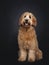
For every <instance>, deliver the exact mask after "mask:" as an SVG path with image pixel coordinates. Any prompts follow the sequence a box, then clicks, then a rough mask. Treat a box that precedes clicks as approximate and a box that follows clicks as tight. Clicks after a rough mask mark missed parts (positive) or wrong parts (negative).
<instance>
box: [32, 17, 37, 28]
mask: <svg viewBox="0 0 49 65" xmlns="http://www.w3.org/2000/svg"><path fill="white" fill-rule="evenodd" d="M32 19H33V20H32V23H33V25H34V26H35V27H36V26H37V19H36V17H35V16H33V18H32Z"/></svg>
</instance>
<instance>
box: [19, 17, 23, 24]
mask: <svg viewBox="0 0 49 65" xmlns="http://www.w3.org/2000/svg"><path fill="white" fill-rule="evenodd" d="M21 19H22V16H20V18H19V25H21Z"/></svg>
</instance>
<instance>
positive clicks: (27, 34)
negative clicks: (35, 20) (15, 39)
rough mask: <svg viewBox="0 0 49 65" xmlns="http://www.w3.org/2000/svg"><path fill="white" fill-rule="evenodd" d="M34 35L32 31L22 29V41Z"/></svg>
mask: <svg viewBox="0 0 49 65" xmlns="http://www.w3.org/2000/svg"><path fill="white" fill-rule="evenodd" d="M33 36H34V33H33V31H23V32H22V38H23V39H24V41H28V40H32V39H33Z"/></svg>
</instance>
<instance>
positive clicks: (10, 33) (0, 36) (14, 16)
mask: <svg viewBox="0 0 49 65" xmlns="http://www.w3.org/2000/svg"><path fill="white" fill-rule="evenodd" d="M0 6H1V7H0V11H1V12H0V16H1V19H0V20H1V21H0V54H1V55H0V59H1V64H0V65H3V64H6V65H16V64H22V65H23V64H25V65H27V64H29V65H32V64H34V65H43V64H44V65H46V64H47V65H48V44H49V43H48V42H49V41H48V36H49V35H48V33H49V31H48V29H49V28H48V24H49V22H48V17H49V16H48V14H49V13H48V0H2V1H1V2H0ZM25 11H30V12H32V13H33V14H34V15H35V16H36V18H37V22H38V25H37V27H36V28H35V29H36V33H37V38H38V41H39V48H40V49H41V50H42V51H43V59H42V60H39V61H36V62H34V63H29V62H27V61H26V62H18V61H17V59H18V43H17V34H18V28H19V26H18V22H19V17H20V15H21V14H22V13H23V12H25Z"/></svg>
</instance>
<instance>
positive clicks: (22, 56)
mask: <svg viewBox="0 0 49 65" xmlns="http://www.w3.org/2000/svg"><path fill="white" fill-rule="evenodd" d="M26 56H27V52H26V50H23V49H21V50H20V53H19V58H18V61H25V60H26Z"/></svg>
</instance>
